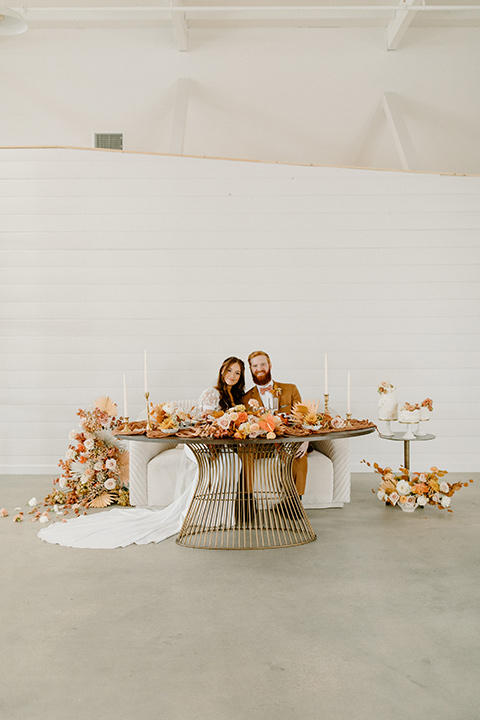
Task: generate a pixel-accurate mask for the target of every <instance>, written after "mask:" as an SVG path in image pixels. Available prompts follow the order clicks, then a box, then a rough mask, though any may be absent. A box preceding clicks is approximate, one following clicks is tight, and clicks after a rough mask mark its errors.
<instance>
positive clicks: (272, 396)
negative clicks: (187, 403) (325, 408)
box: [242, 350, 308, 498]
mask: <svg viewBox="0 0 480 720" xmlns="http://www.w3.org/2000/svg"><path fill="white" fill-rule="evenodd" d="M248 364H249V365H250V372H251V374H252V379H253V382H254V383H255V385H254V386H253V388H251V389H250V390H249V391H248V392H247V393H246V394H245V395H244V396H243V399H242V403H243V405H245V407H247V408H248V401H249V400H252V399H254V400H257V401H258V402H259V403H260V405H263V407H264V408H266V409H267V410H268V409H275V405H276V402H275V400H276V399H277V398H278V409H277V412H279V413H287V414H288V413H290V412H291V411H292V408H293V406H294V405H295V403H297V402H301V400H302V398H301V397H300V393H299V392H298V389H297V387H296V386H295V385H291V384H290V383H279V382H276V381H275V382H274V381H273V380H272V372H271V371H272V363H271V362H270V358H269V356H268V355H267V353H266V352H264V351H263V350H255V352H252V353H250V355H249V356H248ZM307 449H308V442H305V443H302V444H301V445H300V448H299V450H298V452H297V455H296V457H295V460H294V461H293V465H292V474H293V479H294V482H295V486H296V488H297V492H298V494H299V495H300V498H301V497H302V495H303V493H304V492H305V484H306V482H307V468H308V460H307Z"/></svg>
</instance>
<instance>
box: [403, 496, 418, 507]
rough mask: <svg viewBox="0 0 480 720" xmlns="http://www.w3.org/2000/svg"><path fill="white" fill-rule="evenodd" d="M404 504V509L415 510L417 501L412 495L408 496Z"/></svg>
mask: <svg viewBox="0 0 480 720" xmlns="http://www.w3.org/2000/svg"><path fill="white" fill-rule="evenodd" d="M404 504H405V506H406V507H412V508H415V507H416V506H417V500H416V498H415V497H414V495H409V496H408V497H407V499H406V501H405V503H404Z"/></svg>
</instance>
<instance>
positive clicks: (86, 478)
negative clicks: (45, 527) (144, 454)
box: [31, 397, 129, 514]
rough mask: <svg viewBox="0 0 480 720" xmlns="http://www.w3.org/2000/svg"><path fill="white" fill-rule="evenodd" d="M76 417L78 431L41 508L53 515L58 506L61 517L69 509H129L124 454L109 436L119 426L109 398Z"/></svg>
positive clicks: (125, 454)
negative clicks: (50, 508) (51, 510)
mask: <svg viewBox="0 0 480 720" xmlns="http://www.w3.org/2000/svg"><path fill="white" fill-rule="evenodd" d="M77 415H78V416H79V417H80V428H79V429H78V430H72V431H71V432H70V433H69V439H70V441H71V442H70V445H69V446H68V449H67V452H66V459H65V460H60V461H59V463H58V464H59V466H60V468H61V469H62V474H61V476H60V477H58V478H56V479H55V480H54V481H53V483H54V488H53V490H52V492H51V493H50V494H49V495H47V497H46V498H45V500H44V503H45V505H51V506H54V508H55V509H56V510H57V511H58V508H59V506H60V507H61V508H62V511H63V512H64V513H65V514H66V513H67V512H68V510H69V509H72V510H73V511H74V512H75V513H76V514H78V512H79V510H80V508H82V507H83V508H87V507H97V508H102V507H107V506H108V505H112V504H113V503H117V504H118V505H129V493H128V452H127V451H126V448H125V445H124V444H123V443H121V442H119V441H118V440H117V439H116V438H115V437H114V436H113V434H112V430H114V429H115V428H117V427H119V426H120V425H122V423H123V420H122V418H117V406H116V405H115V403H114V402H113V401H112V400H111V399H110V398H109V397H99V398H97V400H95V405H94V407H93V409H92V410H79V411H78V412H77ZM31 512H33V513H35V514H38V512H39V511H38V509H37V508H34V510H32V511H31Z"/></svg>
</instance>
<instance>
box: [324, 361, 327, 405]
mask: <svg viewBox="0 0 480 720" xmlns="http://www.w3.org/2000/svg"><path fill="white" fill-rule="evenodd" d="M324 392H325V395H328V358H327V353H325V390H324Z"/></svg>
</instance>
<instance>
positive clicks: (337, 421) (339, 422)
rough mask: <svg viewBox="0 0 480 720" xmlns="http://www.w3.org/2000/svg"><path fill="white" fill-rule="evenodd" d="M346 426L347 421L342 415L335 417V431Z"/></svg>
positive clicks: (333, 422) (333, 421) (333, 420)
mask: <svg viewBox="0 0 480 720" xmlns="http://www.w3.org/2000/svg"><path fill="white" fill-rule="evenodd" d="M345 424H346V423H345V420H344V419H343V418H341V417H340V415H335V417H334V418H332V428H334V429H335V430H339V429H340V428H343V427H345Z"/></svg>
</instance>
